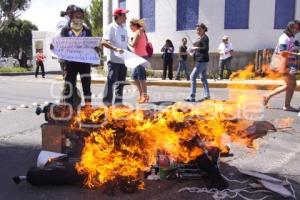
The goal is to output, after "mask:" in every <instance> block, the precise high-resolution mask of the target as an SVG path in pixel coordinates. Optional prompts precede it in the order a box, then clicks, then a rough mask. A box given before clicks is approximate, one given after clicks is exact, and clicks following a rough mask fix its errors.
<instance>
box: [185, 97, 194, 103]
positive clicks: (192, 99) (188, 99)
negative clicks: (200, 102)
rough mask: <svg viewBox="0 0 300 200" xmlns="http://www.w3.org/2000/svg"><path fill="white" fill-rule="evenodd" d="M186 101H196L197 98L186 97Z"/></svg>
mask: <svg viewBox="0 0 300 200" xmlns="http://www.w3.org/2000/svg"><path fill="white" fill-rule="evenodd" d="M184 101H186V102H196V100H195V98H191V97H188V98H185V99H184Z"/></svg>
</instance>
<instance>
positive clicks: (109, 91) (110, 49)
mask: <svg viewBox="0 0 300 200" xmlns="http://www.w3.org/2000/svg"><path fill="white" fill-rule="evenodd" d="M126 13H128V10H125V9H122V8H117V9H116V10H115V11H114V13H113V16H114V21H113V22H112V23H111V24H110V25H108V27H107V30H106V31H105V33H104V35H103V39H102V45H103V46H104V47H106V48H107V51H106V54H107V66H108V75H107V81H106V84H105V88H104V94H103V103H104V104H105V105H107V106H110V105H112V100H113V90H115V100H114V104H122V97H123V86H124V85H123V82H124V81H125V79H126V72H127V68H126V66H125V64H124V60H122V59H121V58H119V57H117V56H116V55H115V53H117V52H118V53H123V52H124V49H127V44H128V34H127V30H126V28H125V26H124V24H125V23H126V19H127V17H126Z"/></svg>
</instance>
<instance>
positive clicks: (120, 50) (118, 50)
mask: <svg viewBox="0 0 300 200" xmlns="http://www.w3.org/2000/svg"><path fill="white" fill-rule="evenodd" d="M116 52H118V53H119V54H122V53H124V50H123V49H121V48H116Z"/></svg>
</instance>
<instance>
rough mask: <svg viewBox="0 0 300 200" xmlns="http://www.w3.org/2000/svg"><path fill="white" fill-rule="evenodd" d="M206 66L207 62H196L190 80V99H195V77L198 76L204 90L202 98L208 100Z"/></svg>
mask: <svg viewBox="0 0 300 200" xmlns="http://www.w3.org/2000/svg"><path fill="white" fill-rule="evenodd" d="M207 64H208V62H197V64H196V66H195V67H194V69H193V71H192V73H191V76H190V79H191V94H190V97H191V98H195V96H196V87H197V80H196V79H197V77H198V76H199V75H200V78H201V81H202V84H203V88H204V96H203V97H204V98H210V94H209V88H208V82H207V74H206V72H207Z"/></svg>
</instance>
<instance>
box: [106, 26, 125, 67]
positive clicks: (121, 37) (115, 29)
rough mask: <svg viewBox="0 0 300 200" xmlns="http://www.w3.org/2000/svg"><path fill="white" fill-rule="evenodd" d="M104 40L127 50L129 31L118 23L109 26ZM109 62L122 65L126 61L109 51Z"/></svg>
mask: <svg viewBox="0 0 300 200" xmlns="http://www.w3.org/2000/svg"><path fill="white" fill-rule="evenodd" d="M103 39H104V40H108V41H109V42H110V43H111V44H112V45H113V46H115V47H117V48H121V49H125V50H126V49H127V44H128V34H127V30H126V28H125V27H124V26H122V25H121V26H120V25H118V24H117V23H116V22H113V23H111V24H110V25H108V27H107V30H106V31H105V33H104V35H103ZM106 55H107V61H111V62H113V63H121V64H124V61H123V60H122V59H121V58H119V57H117V56H116V55H115V52H114V51H113V50H111V49H107V51H106Z"/></svg>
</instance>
